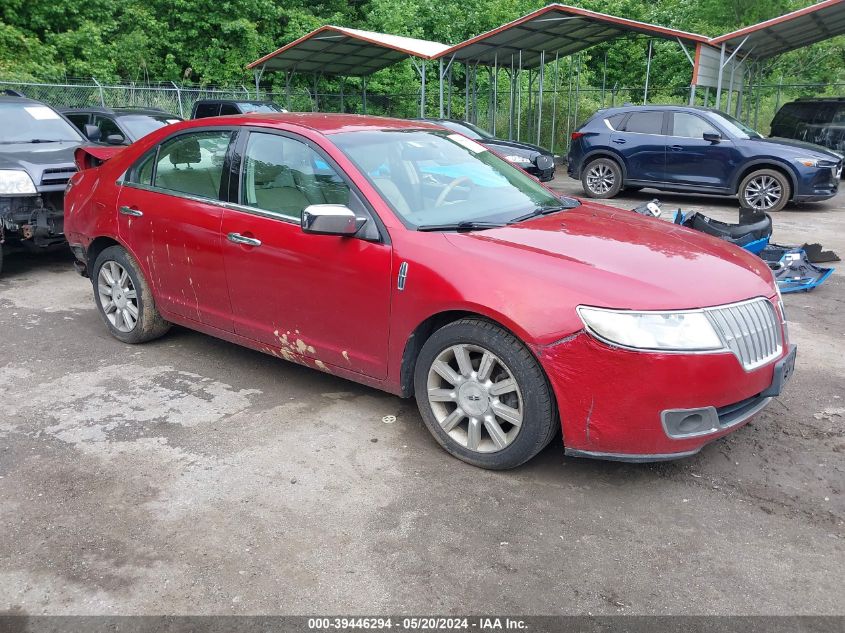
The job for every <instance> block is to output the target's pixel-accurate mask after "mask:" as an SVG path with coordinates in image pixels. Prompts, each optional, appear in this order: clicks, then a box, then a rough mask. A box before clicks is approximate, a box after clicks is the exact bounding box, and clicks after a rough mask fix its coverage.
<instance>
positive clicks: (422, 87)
mask: <svg viewBox="0 0 845 633" xmlns="http://www.w3.org/2000/svg"><path fill="white" fill-rule="evenodd" d="M425 66H426V64H425V60H421V61H420V68H421V70H420V118H422V119H424V118H425Z"/></svg>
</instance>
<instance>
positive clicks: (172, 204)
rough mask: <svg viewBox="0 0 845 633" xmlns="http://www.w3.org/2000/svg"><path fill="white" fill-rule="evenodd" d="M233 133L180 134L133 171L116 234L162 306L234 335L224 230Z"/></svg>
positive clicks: (121, 202) (124, 191)
mask: <svg viewBox="0 0 845 633" xmlns="http://www.w3.org/2000/svg"><path fill="white" fill-rule="evenodd" d="M231 136H232V132H231V131H229V130H204V131H198V132H190V133H183V134H178V135H177V136H174V137H171V138H170V139H168V140H166V141H164V142H163V143H162V144H161V145H160V146H158V147H157V148H155V149H154V150H152V151H151V152H150V153H149V154H147V155H146V156H145V157H143V158H142V159H141V160H140V161H139V163H138V164H137V165H136V166H135V167H133V168H132V169H130V170H129V172H128V174H127V178H126V181H125V183H124V186H123V187H121V190H120V194H119V197H118V218H119V220H118V233H119V235H120V239H121V240H122V241H123V243H125V244H126V245H127V246H128V247H129V249H130V251H132V252H133V253H137V254H138V256H141V254H143V259H144V261H141V262H139V263H140V264H141V266H142V268H143V269H144V270H145V271H146V273H147V275H148V276H149V281H150V285H151V286H153V292H154V294H155V296H156V301H157V302H158V304H159V306H160V307H161V308H162V309H163V310H164V311H166V312H171V313H173V314H177V315H179V316H182V317H186V318H188V319H191V320H193V321H198V322H200V323H205V324H207V325H211V326H213V327H215V328H219V329H223V330H227V331H231V330H232V318H231V305H230V303H229V294H228V290H227V288H226V275H225V270H224V268H223V252H222V246H221V237H220V222H221V221H222V216H223V208H222V206H221V205H220V189H221V179H222V174H223V163H224V160H225V157H226V152H227V148H228V146H229V142H230V139H231Z"/></svg>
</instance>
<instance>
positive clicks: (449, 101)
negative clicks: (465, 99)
mask: <svg viewBox="0 0 845 633" xmlns="http://www.w3.org/2000/svg"><path fill="white" fill-rule="evenodd" d="M447 74H448V81H449V96H448V97H447V98H446V118H448V119H451V118H452V64H449V71H448V73H447Z"/></svg>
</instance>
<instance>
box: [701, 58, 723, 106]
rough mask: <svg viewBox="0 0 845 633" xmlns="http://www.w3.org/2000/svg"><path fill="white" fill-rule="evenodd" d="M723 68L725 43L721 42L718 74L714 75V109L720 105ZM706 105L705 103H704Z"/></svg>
mask: <svg viewBox="0 0 845 633" xmlns="http://www.w3.org/2000/svg"><path fill="white" fill-rule="evenodd" d="M724 69H725V43H724V42H722V48H721V51H720V52H719V74H718V76H717V77H716V109H717V110H718V109H719V108H721V107H722V72H723V71H724ZM704 105H705V106H706V105H707V104H706V103H705V104H704Z"/></svg>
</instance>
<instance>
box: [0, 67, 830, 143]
mask: <svg viewBox="0 0 845 633" xmlns="http://www.w3.org/2000/svg"><path fill="white" fill-rule="evenodd" d="M529 86H531V87H530V88H529ZM547 86H548V83H547ZM3 90H15V91H17V92H20V93H21V94H23V95H25V96H27V97H30V98H33V99H37V100H39V101H44V102H45V103H49V104H50V105H52V106H54V107H84V106H106V107H147V108H159V109H162V110H165V111H167V112H170V113H172V114H176V115H179V116H181V117H183V118H188V117H190V115H191V108H192V106H193V104H194V102H196V101H197V100H199V99H210V98H223V99H241V100H246V99H256V100H262V101H272V102H274V103H276V104H278V105H280V106H281V107H284V108H287V109H288V110H291V111H295V112H351V113H364V112H366V113H367V114H376V115H382V116H392V117H400V118H410V117H418V116H420V93H419V92H416V91H413V92H404V93H377V92H376V93H373V92H367V93H363V92H361V91H360V90H349V89H347V90H345V91H343V92H332V93H328V92H320V91H318V90H314V89H311V88H306V87H302V86H291V88H290V90H289V91H282V92H268V91H265V90H258V91H256V90H255V88H254V87H248V86H245V85H240V86H230V87H202V86H191V85H178V84H175V83H144V84H134V83H124V84H117V85H115V84H103V83H101V82H99V81H97V80H96V79H93V78H92V79H89V80H70V81H67V82H65V83H35V82H17V81H3V80H0V92H2V91H3ZM464 93H465V89H464V86H462V85H458V84H455V85H453V86H452V87H451V89H450V88H449V87H448V86H447V87H446V88H444V115H446V116H447V117H450V118H455V119H466V120H469V121H472V122H473V123H476V124H477V125H479V126H481V127H483V128H486V129H487V130H489V131H491V132H493V133H494V134H495V135H496V136H498V137H501V138H512V139H518V140H521V141H526V142H530V143H536V144H538V145H541V146H544V147H548V148H550V149H552V150H553V151H555V152H557V153H564V152H565V151H566V150H567V148H568V145H569V138H570V134H571V133H572V132H573V131H574V130H576V129H577V128H578V127H579V126H580V125H581V124H583V123H584V122H585V121H586V120H587V119H588V118H589V117H591V116H592V115H593V114H594V113H595V112H596V110H598V109H600V108H606V107H613V106H619V105H623V104H626V103H629V104H630V103H633V104H641V103H643V102H644V100H646V101H647V102H648V103H672V104H686V103H687V102H688V99H689V86H686V85H676V86H660V85H652V86H650V87H649V88H648V93H647V94H646V92H645V87H644V86H634V87H620V86H618V85H616V86H612V87H611V86H605V87H601V88H598V87H594V86H587V85H578V82H577V81H576V82H572V81H571V78H570V81H568V82H567V84H565V85H564V82H563V81H561V82H560V84H558V86H557V88H555V87H554V85H552V86H548V87H547V88H546V89H544V90H543V92H542V94H541V93H540V91H539V89H538V88H537V86H536V84H530V83H527V82H523V84H522V86H521V87H517V84H516V83H514V85H513V86H508V85H506V84H503V83H499V84H498V86H497V90H496V92H495V93H494V92H493V91H492V90H490V84H489V82H487V81H479V82H478V84H477V85H474V86H473V88H472V90H471V91H470V93H469V94H464ZM842 94H845V84H842V83H839V84H810V83H807V84H796V83H789V84H785V83H783V82H780V83H778V84H759V85H755V84H752V85H748V86H745V93H744V94H742V95H740V93H739V92H738V91H734V92H733V93H732V94H731V95H730V97H729V96H728V94H727V93H725V92H723V94H722V104H721V107H722V109H723V110H725V111H729V112H731V113H732V114H736V115H737V116H738V118H740V119H742V120H743V121H745V122H746V123H748V124H749V125H751V126H752V127H755V128H757V129H759V130H760V131H761V132H763V133H768V132H769V129H770V125H771V121H772V118H773V117H774V114H775V113H776V112H777V110H778V108H779V107H780V106H782V105H783V104H784V103H787V102H788V101H793V100H795V99H797V98H800V97H811V96H837V95H842ZM714 102H715V91H711V90H706V89H702V88H699V89H698V91H697V92H696V103H697V104H698V105H709V106H713V105H714ZM424 109H425V114H426V115H427V116H437V115H438V114H439V110H440V102H439V90H438V87H437V86H436V85H429V89H428V91H427V93H426V99H425V108H424Z"/></svg>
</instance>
